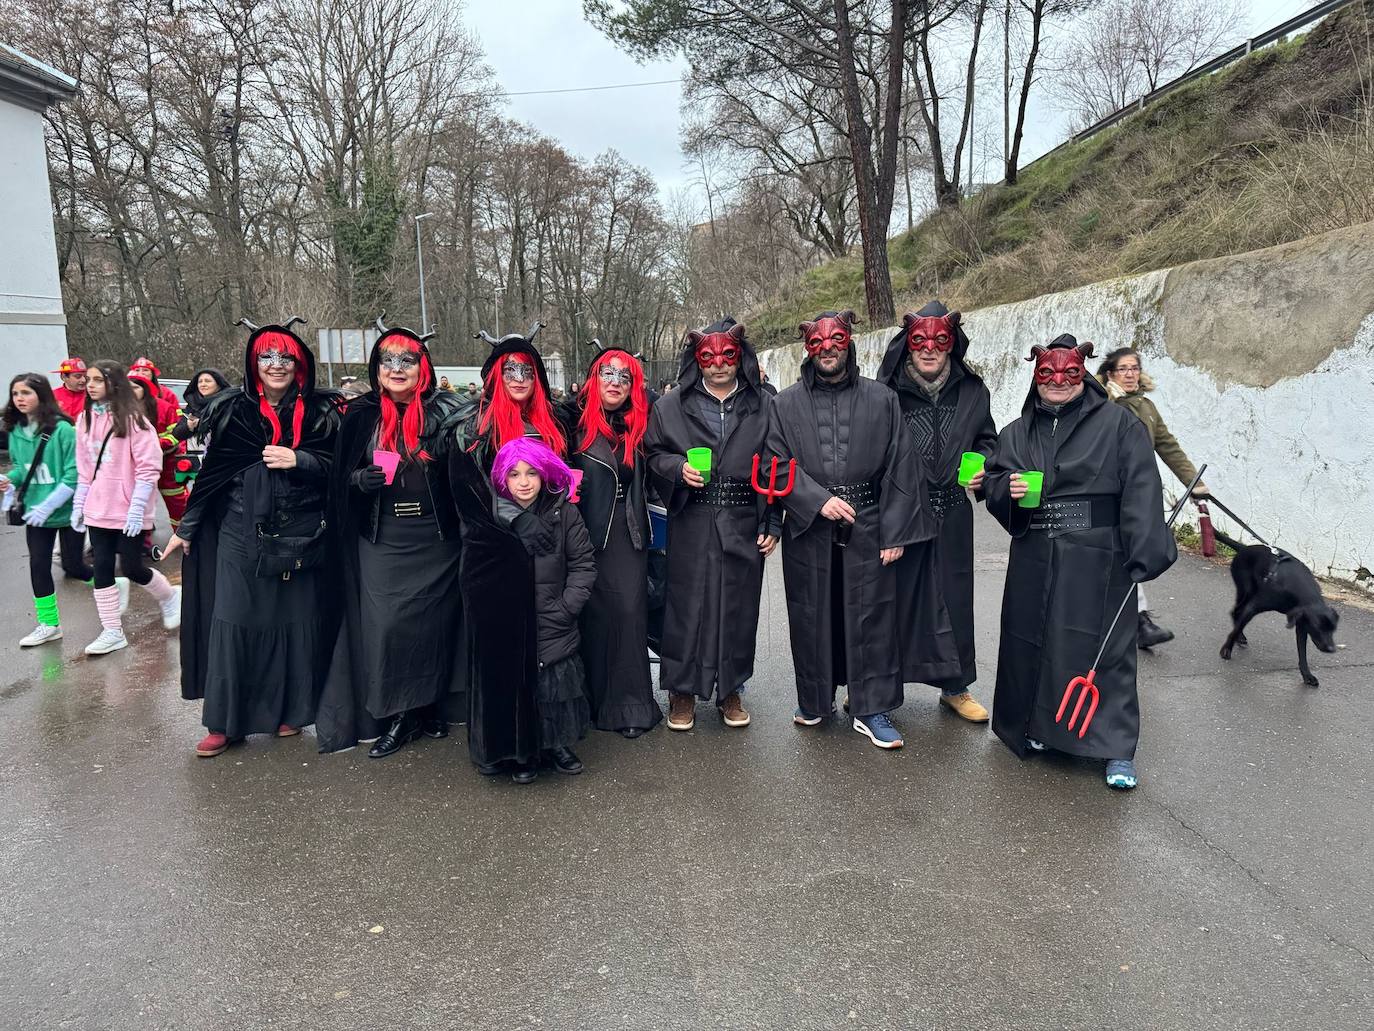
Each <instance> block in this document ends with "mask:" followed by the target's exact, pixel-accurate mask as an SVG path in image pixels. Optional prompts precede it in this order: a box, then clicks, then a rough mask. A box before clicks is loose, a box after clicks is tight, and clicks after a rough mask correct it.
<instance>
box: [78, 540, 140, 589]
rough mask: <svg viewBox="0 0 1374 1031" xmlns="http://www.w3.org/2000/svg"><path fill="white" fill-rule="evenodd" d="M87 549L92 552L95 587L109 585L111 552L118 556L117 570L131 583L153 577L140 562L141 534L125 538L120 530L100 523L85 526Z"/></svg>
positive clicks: (112, 572) (112, 575)
mask: <svg viewBox="0 0 1374 1031" xmlns="http://www.w3.org/2000/svg"><path fill="white" fill-rule="evenodd" d="M87 530H89V531H90V534H91V548H92V549H94V551H95V586H96V588H97V589H99V588H101V587H113V586H114V582H115V555H116V554H118V556H119V571H120V572H121V573H123V574H124V575H125V576H127V577H128V578H129V579H130V580H132V581H133V582H134V583H136V584H138V585H140V586H143V585H144V584H146V583H147V582H148V581H149V580H151V579H152V578H153V571H152V570H151V569H149V568H148V567H147V566H145V565H144V564H143V535H142V534H139V535H138V536H137V537H126V536H125V535H124V531H123V530H107V529H105V528H104V527H103V526H89V527H87Z"/></svg>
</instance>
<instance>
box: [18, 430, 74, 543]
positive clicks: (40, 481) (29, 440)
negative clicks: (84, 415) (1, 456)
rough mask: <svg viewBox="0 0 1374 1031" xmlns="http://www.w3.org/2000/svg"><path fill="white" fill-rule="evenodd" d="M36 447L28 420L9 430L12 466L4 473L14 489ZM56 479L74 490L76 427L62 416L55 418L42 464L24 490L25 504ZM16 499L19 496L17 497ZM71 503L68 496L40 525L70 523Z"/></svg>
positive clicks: (42, 495) (29, 505)
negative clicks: (64, 502)
mask: <svg viewBox="0 0 1374 1031" xmlns="http://www.w3.org/2000/svg"><path fill="white" fill-rule="evenodd" d="M37 450H38V435H37V434H35V433H34V432H33V430H32V429H31V428H30V427H29V425H28V424H27V423H24V424H22V425H19V426H16V427H15V428H14V429H12V430H10V459H11V460H12V461H13V462H14V468H13V469H11V470H10V471H9V472H8V473H6V474H5V475H6V476H8V477H9V481H10V482H11V483H13V484H14V489H15V490H16V491H17V490H18V489H19V488H20V487H21V486H22V485H23V483H24V477H25V476H27V475H28V472H29V463H30V462H32V461H33V455H34V452H35V451H37ZM59 483H65V484H66V485H67V486H68V487H71V488H72V490H76V428H75V427H74V426H72V424H71V423H69V422H67V420H65V419H59V420H57V425H56V426H55V427H54V428H53V431H52V438H51V439H50V440H49V441H48V446H47V447H46V448H44V449H43V464H42V465H41V466H39V467H38V471H37V472H35V473H34V474H33V479H32V480H30V481H29V489H28V490H27V491H26V492H25V494H24V507H25V508H26V509H28V508H33V507H34V506H35V505H37V504H39V503H40V502H42V501H43V500H44V499H46V498H47V496H48V495H49V494H51V493H52V492H53V488H54V487H56V486H57V485H58V484H59ZM16 500H18V499H16ZM71 521H72V503H71V501H70V500H69V501H68V502H67V503H66V504H65V505H61V506H60V507H59V508H58V509H57V510H56V511H55V512H53V514H52V515H51V516H49V517H48V520H47V522H45V523H44V524H43V525H44V526H46V527H49V528H51V527H63V526H70V525H71Z"/></svg>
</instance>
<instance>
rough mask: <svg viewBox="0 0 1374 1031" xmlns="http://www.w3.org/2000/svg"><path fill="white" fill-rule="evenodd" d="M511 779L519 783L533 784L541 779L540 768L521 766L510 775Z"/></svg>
mask: <svg viewBox="0 0 1374 1031" xmlns="http://www.w3.org/2000/svg"><path fill="white" fill-rule="evenodd" d="M510 779H511V780H513V781H515V783H517V784H533V783H534V782H535V781H536V780H538V779H539V770H538V769H537V768H536V767H534V766H521V767H518V768H517V769H516V771H515V772H514V773H512V774H511V775H510Z"/></svg>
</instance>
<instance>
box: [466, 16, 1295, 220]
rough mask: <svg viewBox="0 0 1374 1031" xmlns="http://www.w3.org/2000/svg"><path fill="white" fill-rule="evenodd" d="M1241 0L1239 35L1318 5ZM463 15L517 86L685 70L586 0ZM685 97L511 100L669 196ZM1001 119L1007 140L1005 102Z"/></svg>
mask: <svg viewBox="0 0 1374 1031" xmlns="http://www.w3.org/2000/svg"><path fill="white" fill-rule="evenodd" d="M1238 2H1239V5H1240V9H1241V10H1242V11H1244V12H1245V14H1244V16H1243V18H1242V19H1241V23H1240V24H1238V25H1237V27H1236V33H1235V36H1236V39H1237V40H1239V39H1243V38H1244V37H1246V36H1249V35H1253V34H1255V33H1258V32H1262V31H1264V30H1265V29H1267V28H1269V27H1270V26H1271V25H1275V24H1277V23H1278V22H1281V21H1283V20H1284V19H1285V18H1287V17H1290V16H1291V15H1293V14H1296V13H1297V12H1299V11H1301V10H1303V9H1305V8H1307V7H1310V6H1312V0H1238ZM463 20H464V21H465V22H466V24H467V25H468V26H469V28H471V29H472V30H473V32H475V33H476V35H477V36H478V38H479V39H480V40H481V41H482V45H483V48H484V49H485V51H486V54H487V60H488V63H490V65H491V66H492V68H494V69H495V71H496V76H497V79H498V80H499V81H500V83H501V85H502V87H503V88H504V89H506V90H508V91H510V92H512V93H520V92H525V91H530V90H553V89H568V88H570V87H583V86H605V85H613V84H618V83H635V82H648V81H653V80H661V79H678V78H680V76H681V74H682V71H683V67H684V65H683V63H682V62H680V61H675V62H670V63H656V64H649V65H638V64H636V63H635V62H634V61H633V60H631V59H630V58H629V57H628V56H626V55H625V54H624V53H623V52H622V51H620V50H618V49H617V48H616V47H615V46H613V45H612V44H611V43H610V42H609V41H608V40H607V39H606V38H605V37H604V36H602V35H601V33H599V32H598V31H597V30H596V29H594V28H593V27H592V26H591V25H589V24H587V23H586V22H585V21H583V19H582V4H581V3H580V2H579V0H466V6H465V9H464V13H463ZM1035 96H1036V94H1034V93H1033V94H1032V97H1035ZM678 98H679V89H678V87H677V86H676V85H665V86H644V87H640V88H636V89H617V90H605V91H599V92H588V93H558V94H542V95H533V96H512V97H510V98H509V100H508V101H507V103H508V107H507V110H508V112H509V114H510V115H511V116H512V117H514V118H518V119H520V120H521V121H524V122H527V123H529V124H530V125H533V126H535V127H536V128H537V129H539V130H541V131H542V132H544V133H546V134H547V135H549V136H552V137H554V138H556V139H558V140H559V141H560V142H561V143H562V144H563V145H564V146H565V147H567V148H568V149H569V150H570V151H572V152H573V153H576V154H579V155H581V156H583V157H588V158H590V157H595V156H596V155H597V154H599V153H601V152H602V151H605V150H606V149H608V148H614V149H616V150H618V151H619V152H620V153H621V154H623V155H624V156H625V157H627V158H629V159H630V160H631V161H633V162H635V163H636V164H639V165H643V166H645V167H646V168H648V169H649V171H650V172H652V173H653V175H654V178H655V179H657V180H658V183H659V186H660V189H661V190H662V191H663V193H664V195H665V196H667V195H668V194H669V193H670V192H672V191H673V190H674V189H676V188H679V187H682V186H685V185H686V184H687V182H688V180H689V176H688V174H687V172H686V171H685V170H684V168H683V163H682V156H681V153H680V151H679V149H678V127H679V116H678ZM1041 98H1042V99H1041V102H1037V103H1033V106H1032V110H1031V112H1030V117H1029V119H1028V122H1029V124H1028V127H1027V137H1026V143H1025V144H1024V147H1023V153H1024V154H1025V155H1026V159H1027V160H1029V159H1030V158H1032V157H1034V156H1036V155H1037V154H1039V153H1041V152H1043V151H1045V150H1048V149H1049V148H1050V147H1053V146H1055V145H1056V144H1057V143H1059V142H1060V141H1061V140H1062V139H1063V137H1064V133H1065V131H1066V130H1065V121H1066V119H1065V117H1064V116H1063V115H1062V114H1061V113H1059V112H1057V111H1054V110H1052V109H1051V108H1050V107H1049V105H1048V104H1046V103H1044V102H1043V93H1042V94H1041ZM996 121H997V123H998V128H997V132H996V136H997V138H998V139H999V140H1000V111H999V112H998V113H997V114H996ZM999 145H1000V144H999ZM990 146H991V145H990Z"/></svg>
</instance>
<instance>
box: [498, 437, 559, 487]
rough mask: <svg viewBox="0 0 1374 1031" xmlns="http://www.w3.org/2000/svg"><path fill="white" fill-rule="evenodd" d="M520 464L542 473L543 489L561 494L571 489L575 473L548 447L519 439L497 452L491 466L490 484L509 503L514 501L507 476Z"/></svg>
mask: <svg viewBox="0 0 1374 1031" xmlns="http://www.w3.org/2000/svg"><path fill="white" fill-rule="evenodd" d="M518 462H524V463H525V464H527V465H528V466H529V467H530V468H531V469H533V470H534V471H535V472H537V473H538V474H539V478H540V479H541V480H543V481H544V487H543V489H544V490H549V491H553V492H554V493H555V494H562V493H565V492H566V491H567V490H568V488H570V487H571V486H572V482H573V475H572V470H571V469H569V468H568V466H567V463H565V462H564V461H563V459H561V458H559V457H558V456H557V455H556V454H554V453H553V451H552V450H551V449H550V448H549V446H548V445H547V444H545V443H544V442H543V441H542V440H540V439H539V438H537V437H517V438H516V439H515V440H512V441H508V442H507V443H506V444H504V445H503V446H502V448H501V450H500V451H498V452H496V461H494V462H492V464H491V485H492V486H493V487H495V488H496V493H497V494H500V495H501V496H502V497H503V498H505V499H506V500H507V501H514V500H515V498H513V497H511V493H510V490H509V488H507V487H506V477H507V476H509V475H510V471H511V470H512V469H514V468H515V466H516V463H518Z"/></svg>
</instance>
